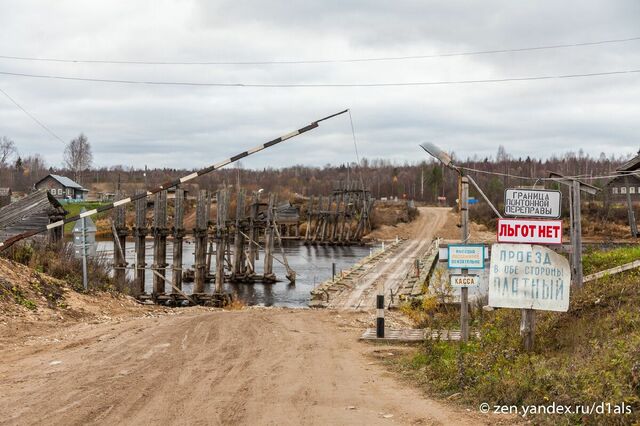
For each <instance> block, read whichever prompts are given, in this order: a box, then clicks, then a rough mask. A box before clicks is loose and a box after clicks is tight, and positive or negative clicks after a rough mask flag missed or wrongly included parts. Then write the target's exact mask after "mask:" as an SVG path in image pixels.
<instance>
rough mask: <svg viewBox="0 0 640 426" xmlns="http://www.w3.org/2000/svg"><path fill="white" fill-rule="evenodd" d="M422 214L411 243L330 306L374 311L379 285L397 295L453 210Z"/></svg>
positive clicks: (422, 209) (431, 209) (436, 209)
mask: <svg viewBox="0 0 640 426" xmlns="http://www.w3.org/2000/svg"><path fill="white" fill-rule="evenodd" d="M418 209H419V211H420V215H419V216H418V219H417V220H416V222H415V223H412V224H410V226H411V227H412V230H411V232H410V233H409V234H408V236H409V241H407V242H406V243H404V244H403V245H402V246H401V248H400V249H399V250H397V251H395V252H394V253H393V254H392V255H391V256H389V257H388V258H385V259H384V260H382V261H381V262H380V263H378V264H377V265H376V266H375V267H373V268H371V270H370V271H369V272H367V274H366V275H365V276H364V277H363V278H362V279H361V280H360V281H359V282H358V283H356V285H355V286H354V288H353V289H352V290H351V291H350V292H343V293H342V294H340V296H339V297H336V298H335V299H334V300H332V301H331V304H330V305H329V307H331V308H335V309H374V308H375V297H376V294H377V290H378V286H379V285H383V286H384V293H385V294H389V291H393V292H394V293H395V292H396V290H397V289H398V287H399V286H400V284H401V282H402V279H403V278H404V276H405V275H406V274H407V271H409V270H410V269H411V264H412V262H413V261H414V260H415V259H416V258H417V257H420V256H421V255H422V254H423V253H424V251H425V250H426V249H427V248H428V247H429V244H431V241H432V240H433V238H434V237H435V235H436V233H437V232H438V231H439V230H440V229H441V228H442V227H443V226H444V224H445V222H446V221H447V215H448V213H449V212H450V210H451V209H450V208H445V207H419V208H418Z"/></svg>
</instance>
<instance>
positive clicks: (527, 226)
mask: <svg viewBox="0 0 640 426" xmlns="http://www.w3.org/2000/svg"><path fill="white" fill-rule="evenodd" d="M498 242H499V243H523V244H562V220H535V219H498Z"/></svg>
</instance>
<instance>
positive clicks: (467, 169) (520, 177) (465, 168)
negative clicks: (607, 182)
mask: <svg viewBox="0 0 640 426" xmlns="http://www.w3.org/2000/svg"><path fill="white" fill-rule="evenodd" d="M458 168H459V169H463V170H466V171H469V172H476V173H482V174H485V175H494V176H502V177H509V178H514V179H522V180H535V181H540V180H542V181H557V180H558V178H552V177H535V176H522V175H514V174H510V173H500V172H491V171H488V170H481V169H474V168H472V167H464V166H458ZM627 175H634V176H640V172H624V173H622V172H621V173H614V174H609V175H600V176H590V175H575V176H563V178H564V179H580V180H598V179H613V178H616V177H620V176H627Z"/></svg>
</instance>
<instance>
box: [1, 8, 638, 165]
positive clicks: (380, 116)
mask: <svg viewBox="0 0 640 426" xmlns="http://www.w3.org/2000/svg"><path fill="white" fill-rule="evenodd" d="M0 10H2V13H1V14H0V31H1V35H2V36H1V37H0V55H3V56H21V57H46V58H61V59H76V60H78V59H80V60H123V61H156V62H159V61H170V62H176V61H177V62H180V61H183V62H203V61H226V62H241V61H248V62H251V61H253V62H256V61H273V60H275V61H279V60H281V61H286V60H324V59H351V58H354V59H357V58H369V57H386V56H404V55H434V54H446V53H452V52H468V51H478V50H495V49H511V48H521V47H529V46H543V45H556V44H565V43H582V42H592V41H599V40H610V39H621V38H630V37H638V36H640V25H639V23H640V2H638V1H637V0H627V1H615V0H614V1H594V0H580V1H578V0H573V1H561V2H559V1H557V0H553V1H535V2H520V1H509V0H504V1H492V0H485V1H456V0H447V1H441V2H432V1H388V0H385V1H382V0H360V1H342V0H323V1H305V2H293V1H291V0H289V1H243V0H233V1H215V0H208V1H205V0H200V1H197V0H191V1H186V0H182V1H158V0H153V1H102V2H97V1H62V0H56V1H29V0H21V1H19V2H18V1H2V0H0ZM632 69H640V40H636V41H630V42H625V43H614V44H603V45H598V46H583V47H574V48H564V49H555V50H536V51H527V52H514V53H498V54H491V55H475V56H454V57H440V58H430V59H416V60H404V61H386V62H359V63H322V64H284V65H283V64H280V65H273V64H272V65H243V66H233V65H189V66H186V65H171V66H167V65H123V64H86V63H85V64H83V63H55V62H54V63H52V62H39V61H21V60H9V59H0V72H2V71H4V72H13V73H16V72H17V73H28V74H46V75H59V76H69V77H87V78H104V79H127V80H146V81H184V82H207V83H210V82H213V83H266V84H289V83H305V84H306V83H311V84H315V83H338V84H342V83H390V82H394V83H400V82H427V81H445V80H446V81H451V80H477V79H499V78H511V77H528V76H545V75H562V74H576V73H597V72H608V71H622V70H632ZM0 89H2V90H4V91H6V92H7V93H8V94H9V95H10V96H11V97H13V98H14V99H15V101H17V102H18V103H19V104H20V105H21V106H22V107H24V108H25V109H26V110H27V111H29V112H30V113H31V114H32V115H33V116H35V117H36V118H37V119H39V120H40V121H41V122H42V123H44V124H45V125H46V126H47V127H49V128H50V129H51V130H52V131H53V132H54V133H55V134H57V135H59V137H60V138H62V139H63V140H65V141H68V140H70V139H72V138H73V137H75V136H77V135H78V134H79V133H80V132H84V133H85V134H86V135H87V136H88V138H89V141H90V142H91V144H92V147H93V151H94V163H95V165H98V166H112V165H118V164H122V165H133V166H136V167H142V166H144V164H147V165H149V166H150V167H185V168H194V167H200V166H203V165H207V164H210V163H214V162H217V161H219V160H222V159H224V158H227V157H229V156H230V155H233V154H235V153H237V152H240V151H243V150H245V149H246V148H250V147H253V146H255V145H257V144H260V143H262V142H265V141H267V140H270V139H273V138H275V137H278V136H280V135H282V134H285V133H288V132H289V131H291V130H294V129H297V128H299V127H301V126H303V125H306V124H308V123H309V122H311V121H314V120H315V119H318V118H320V117H323V116H325V115H328V114H331V113H333V112H337V111H339V110H342V109H345V108H350V109H351V111H352V114H353V121H354V125H355V130H356V136H357V140H358V148H359V153H360V156H365V157H368V158H388V159H394V160H399V161H405V160H408V161H416V160H419V159H421V158H423V156H424V153H423V152H422V151H421V150H420V149H419V148H418V143H420V142H422V141H426V140H428V141H433V142H435V143H437V144H439V145H441V146H442V147H444V148H446V149H447V150H453V151H455V152H456V154H457V155H458V156H462V157H466V156H472V155H475V154H477V155H479V156H483V157H484V156H492V155H495V153H496V151H497V148H498V146H499V145H504V146H506V147H507V150H508V151H509V152H511V153H512V154H514V155H516V156H519V155H522V156H526V155H531V156H548V155H551V154H562V153H564V152H567V151H577V150H578V149H580V148H582V149H583V150H584V151H585V152H586V153H589V154H593V155H599V154H600V153H601V152H605V153H606V154H607V155H609V154H616V155H619V154H630V153H635V152H636V151H638V149H639V148H640V137H639V136H640V102H639V100H640V74H639V73H635V74H624V75H615V76H600V77H590V78H575V79H559V80H542V81H522V82H504V83H485V84H463V85H442V86H411V87H356V88H345V87H341V88H340V87H337V88H336V87H333V88H327V87H325V88H248V87H244V88H242V87H188V86H159V85H154V86H150V85H125V84H111V83H98V82H81V81H61V80H50V79H34V78H26V77H17V76H7V75H0ZM2 135H4V136H7V137H9V138H11V139H13V140H14V141H15V142H16V144H17V146H18V148H19V151H20V153H21V154H22V155H24V156H26V155H29V154H33V153H40V154H42V155H43V156H44V157H45V158H46V160H47V162H48V163H49V164H50V165H54V166H58V165H60V164H61V162H62V151H63V148H64V145H63V143H62V142H60V141H58V140H57V139H55V138H54V137H52V136H51V135H49V134H48V133H47V132H46V131H44V130H43V129H42V128H41V127H39V126H38V125H37V124H36V123H35V122H34V121H33V120H32V119H31V118H29V117H28V116H27V115H26V114H25V113H24V112H22V111H21V110H20V109H18V108H17V107H16V106H15V105H14V104H12V103H11V102H10V101H9V100H8V99H6V98H5V97H4V96H3V95H2V94H0V136H2ZM354 160H355V152H354V145H353V139H352V134H351V126H350V123H349V117H348V115H342V116H340V117H337V118H335V119H332V120H330V121H327V122H324V123H323V124H322V125H321V126H320V128H318V129H315V130H313V131H311V132H309V133H306V134H305V135H303V136H300V137H298V138H295V139H291V140H289V141H287V142H285V143H284V144H282V145H279V146H277V147H274V148H271V149H269V150H267V151H264V152H263V153H259V154H256V155H254V156H252V157H250V158H249V159H247V160H245V161H244V162H243V165H244V167H263V166H273V167H280V166H288V165H293V164H305V165H324V164H326V163H333V164H338V163H343V162H346V161H354Z"/></svg>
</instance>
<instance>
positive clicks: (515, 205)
mask: <svg viewBox="0 0 640 426" xmlns="http://www.w3.org/2000/svg"><path fill="white" fill-rule="evenodd" d="M561 205H562V193H561V192H560V191H552V190H548V189H507V190H505V192H504V214H505V215H507V216H519V217H539V218H547V219H558V218H559V217H560V207H561Z"/></svg>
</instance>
